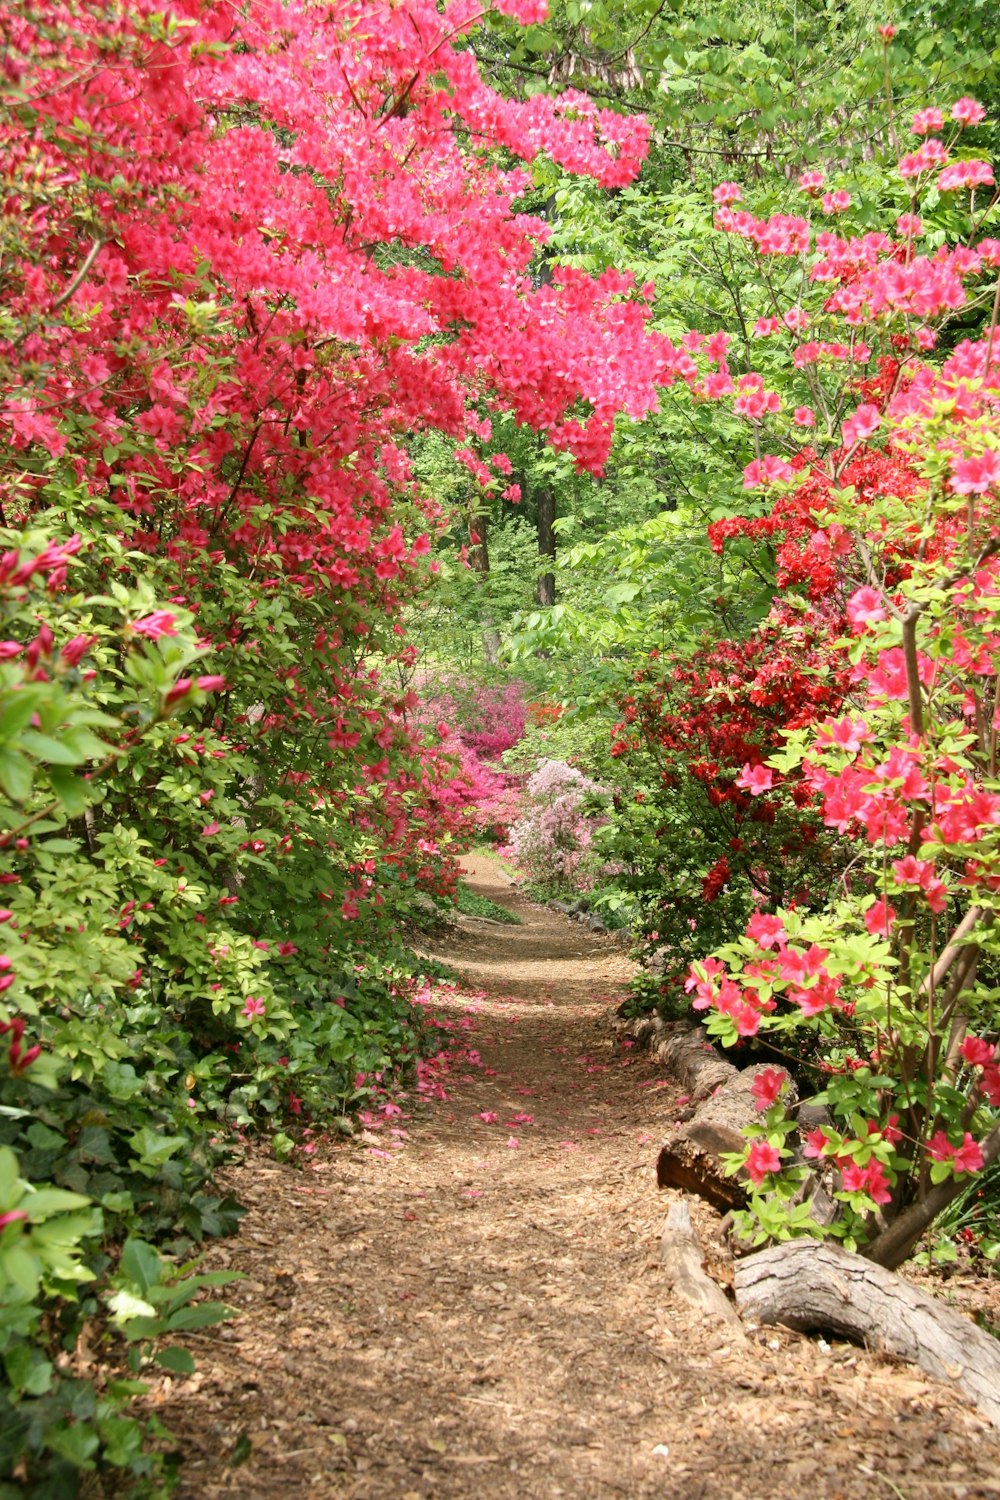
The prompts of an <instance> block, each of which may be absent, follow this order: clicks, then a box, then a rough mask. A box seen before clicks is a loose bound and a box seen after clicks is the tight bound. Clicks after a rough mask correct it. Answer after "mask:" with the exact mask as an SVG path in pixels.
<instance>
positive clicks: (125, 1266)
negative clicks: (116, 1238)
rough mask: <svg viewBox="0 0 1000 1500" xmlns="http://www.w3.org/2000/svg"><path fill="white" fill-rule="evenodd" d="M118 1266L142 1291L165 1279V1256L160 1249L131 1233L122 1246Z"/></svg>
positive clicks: (157, 1284) (146, 1290)
mask: <svg viewBox="0 0 1000 1500" xmlns="http://www.w3.org/2000/svg"><path fill="white" fill-rule="evenodd" d="M118 1268H119V1270H120V1272H121V1274H122V1275H123V1276H127V1277H128V1279H129V1281H130V1282H131V1283H132V1285H133V1286H137V1287H138V1288H139V1290H140V1291H142V1292H148V1291H149V1290H150V1288H152V1287H155V1286H159V1285H160V1284H161V1283H162V1281H163V1257H162V1256H161V1255H160V1252H159V1250H156V1249H154V1247H153V1246H152V1245H148V1244H147V1243H146V1241H145V1240H140V1239H138V1238H136V1237H135V1236H134V1235H129V1237H128V1239H127V1240H126V1241H125V1244H124V1246H123V1247H122V1255H121V1260H120V1261H119V1263H118Z"/></svg>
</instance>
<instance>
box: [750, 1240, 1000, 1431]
mask: <svg viewBox="0 0 1000 1500" xmlns="http://www.w3.org/2000/svg"><path fill="white" fill-rule="evenodd" d="M734 1285H735V1290H736V1301H737V1304H738V1306H739V1309H740V1312H741V1313H742V1314H743V1317H744V1319H745V1320H747V1321H750V1322H754V1323H761V1324H763V1323H783V1324H784V1325H785V1327H787V1328H795V1329H798V1330H799V1331H800V1332H802V1333H809V1332H813V1331H823V1332H828V1333H834V1334H840V1335H841V1336H843V1337H845V1338H848V1339H851V1340H853V1341H854V1342H856V1343H861V1344H865V1345H866V1346H867V1347H868V1348H872V1349H876V1350H880V1351H882V1352H885V1353H888V1354H895V1355H897V1356H898V1357H899V1358H900V1359H905V1360H909V1361H910V1363H912V1364H916V1365H919V1366H920V1368H921V1369H922V1370H923V1371H925V1373H926V1374H928V1375H931V1376H933V1377H934V1378H935V1379H937V1380H943V1381H947V1382H948V1384H949V1385H952V1386H954V1387H956V1388H957V1389H958V1390H959V1391H960V1392H961V1393H962V1394H963V1395H964V1396H965V1397H966V1398H967V1399H968V1400H970V1401H972V1402H974V1403H975V1405H976V1406H977V1407H978V1408H979V1410H980V1411H981V1412H982V1413H983V1415H984V1416H985V1417H987V1418H988V1419H989V1420H990V1422H992V1423H993V1425H994V1427H997V1428H1000V1340H997V1339H995V1338H994V1337H993V1336H992V1335H991V1334H988V1333H985V1332H984V1331H983V1330H982V1329H981V1328H977V1327H976V1325H975V1323H972V1322H971V1321H970V1320H969V1319H968V1318H966V1317H963V1316H962V1314H961V1313H958V1312H955V1311H954V1309H952V1308H950V1307H945V1306H944V1305H943V1304H942V1303H940V1302H938V1301H937V1300H936V1298H934V1297H931V1296H929V1295H928V1293H926V1292H922V1291H920V1290H919V1288H917V1287H915V1286H912V1285H911V1284H910V1283H909V1282H908V1281H904V1280H903V1278H902V1277H900V1276H897V1275H895V1274H894V1272H892V1271H887V1270H885V1269H884V1267H882V1266H878V1265H874V1264H873V1263H872V1262H871V1261H870V1260H865V1259H863V1258H862V1257H861V1256H860V1255H852V1254H850V1253H849V1252H848V1251H847V1250H843V1249H841V1248H840V1246H839V1245H832V1244H829V1243H819V1242H817V1241H815V1240H793V1241H791V1242H790V1243H788V1244H784V1245H775V1246H772V1247H771V1248H770V1249H768V1250H760V1251H758V1252H756V1253H755V1254H753V1255H749V1256H747V1257H746V1259H745V1260H742V1261H740V1262H739V1263H738V1264H737V1266H736V1272H735V1281H734Z"/></svg>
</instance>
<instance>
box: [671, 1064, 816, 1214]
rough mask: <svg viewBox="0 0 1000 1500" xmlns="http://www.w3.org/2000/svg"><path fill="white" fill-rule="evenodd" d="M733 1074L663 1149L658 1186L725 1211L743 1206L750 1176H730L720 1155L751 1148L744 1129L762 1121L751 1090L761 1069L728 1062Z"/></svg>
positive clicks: (790, 1097)
mask: <svg viewBox="0 0 1000 1500" xmlns="http://www.w3.org/2000/svg"><path fill="white" fill-rule="evenodd" d="M720 1061H723V1062H724V1060H721V1059H720ZM724 1066H725V1067H727V1068H728V1069H729V1073H730V1076H729V1077H728V1079H727V1080H726V1081H725V1082H724V1083H723V1084H722V1085H721V1087H719V1088H717V1089H716V1091H715V1092H714V1093H713V1094H711V1095H710V1096H709V1098H707V1099H705V1100H704V1101H703V1102H702V1103H701V1104H700V1105H699V1106H698V1107H697V1109H696V1110H695V1112H694V1114H693V1115H692V1117H691V1118H690V1119H689V1120H688V1121H686V1123H685V1124H683V1125H682V1126H681V1128H680V1129H679V1130H675V1131H674V1133H673V1134H672V1135H671V1136H670V1137H669V1139H668V1140H667V1141H666V1142H665V1143H664V1145H663V1146H662V1147H661V1149H660V1154H659V1157H658V1158H657V1162H656V1181H657V1184H658V1186H659V1187H661V1188H664V1187H670V1188H679V1189H680V1191H681V1192H684V1193H696V1194H697V1195H698V1197H700V1198H705V1199H706V1200H707V1201H708V1202H709V1203H711V1204H713V1205H714V1207H716V1208H720V1209H722V1210H723V1211H725V1210H728V1209H733V1208H742V1207H743V1206H744V1205H745V1203H746V1201H747V1195H746V1189H745V1186H744V1182H745V1178H744V1179H743V1180H742V1181H741V1179H740V1176H737V1177H727V1176H726V1174H725V1169H724V1167H723V1163H722V1161H721V1160H720V1158H721V1157H722V1156H723V1155H725V1154H726V1153H729V1152H742V1151H744V1150H745V1149H746V1144H747V1141H746V1137H745V1136H744V1134H743V1128H744V1126H746V1125H751V1124H753V1123H754V1121H756V1120H759V1119H760V1114H759V1112H758V1110H757V1108H756V1101H755V1100H754V1097H753V1093H752V1088H753V1081H754V1079H755V1078H756V1076H757V1074H758V1073H759V1072H762V1071H763V1069H762V1068H747V1069H745V1071H744V1072H742V1073H741V1072H739V1071H738V1070H737V1069H736V1068H734V1067H733V1066H732V1064H731V1063H725V1062H724ZM785 1099H786V1101H787V1104H788V1106H789V1108H791V1107H792V1106H794V1104H795V1095H794V1089H793V1085H792V1083H791V1080H789V1082H788V1084H787V1085H786V1094H785Z"/></svg>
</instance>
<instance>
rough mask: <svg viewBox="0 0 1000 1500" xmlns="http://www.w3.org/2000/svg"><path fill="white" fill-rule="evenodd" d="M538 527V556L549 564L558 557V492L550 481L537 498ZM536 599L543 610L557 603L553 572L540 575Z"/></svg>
mask: <svg viewBox="0 0 1000 1500" xmlns="http://www.w3.org/2000/svg"><path fill="white" fill-rule="evenodd" d="M535 503H536V526H537V530H538V556H539V558H541V559H542V560H543V561H547V562H548V563H549V564H551V563H552V561H553V560H554V558H555V555H556V534H555V532H554V531H553V529H552V523H553V522H554V521H555V518H556V492H555V488H554V486H553V485H552V483H551V482H550V481H548V480H546V481H545V483H544V484H542V485H541V487H540V488H539V490H538V492H537V498H536V502H535ZM535 598H536V599H537V600H538V603H539V604H540V605H542V607H543V608H545V607H548V606H549V605H551V604H555V602H556V578H555V574H554V573H553V572H552V571H551V567H550V569H549V571H547V572H545V573H539V575H538V582H537V584H536V585H535Z"/></svg>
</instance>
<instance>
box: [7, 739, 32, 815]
mask: <svg viewBox="0 0 1000 1500" xmlns="http://www.w3.org/2000/svg"><path fill="white" fill-rule="evenodd" d="M32 781H33V772H32V767H31V762H30V761H29V760H28V759H27V758H26V757H25V756H23V755H22V754H21V752H20V751H19V750H12V749H11V747H10V746H9V745H4V746H3V747H2V748H0V786H2V787H3V789H4V791H5V792H6V793H7V796H8V797H9V798H10V800H11V801H12V802H27V800H28V798H29V797H30V796H31V785H32Z"/></svg>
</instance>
